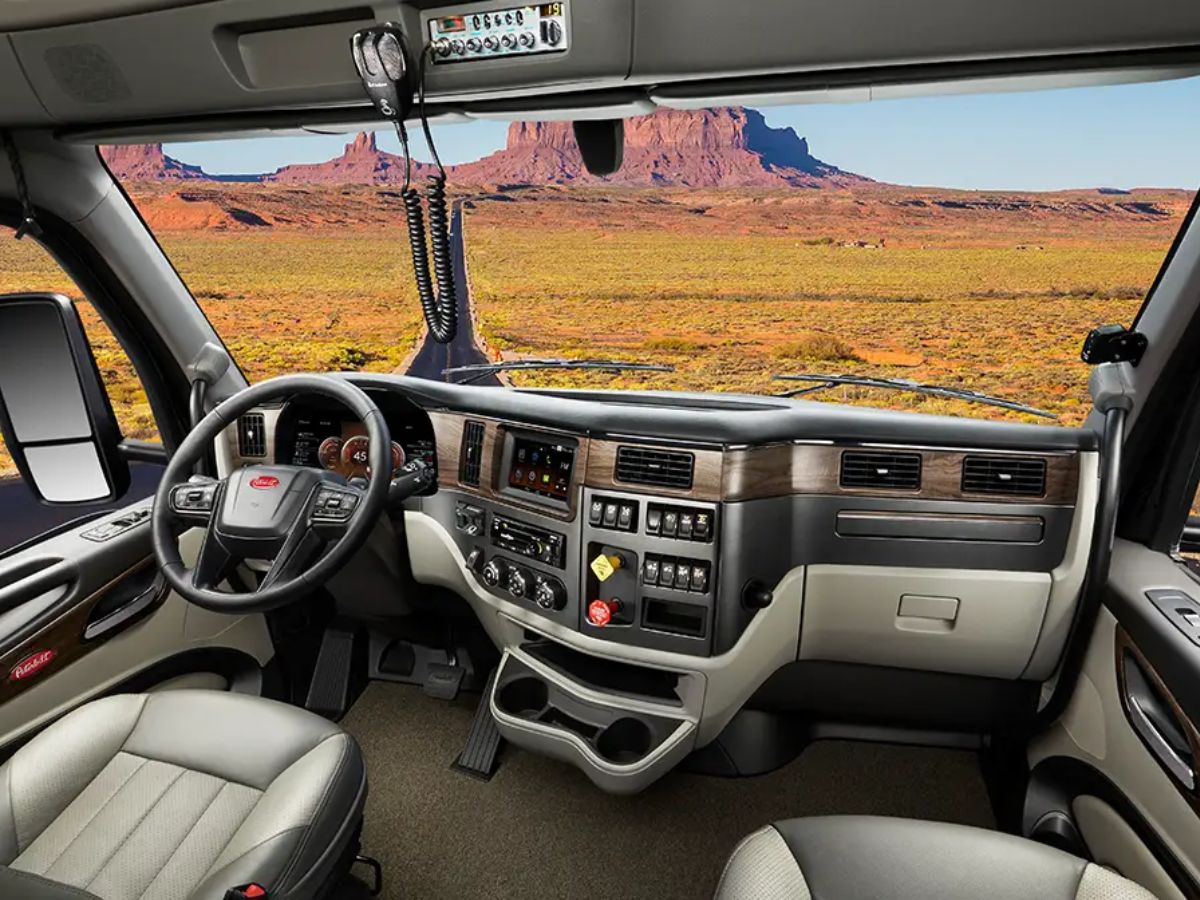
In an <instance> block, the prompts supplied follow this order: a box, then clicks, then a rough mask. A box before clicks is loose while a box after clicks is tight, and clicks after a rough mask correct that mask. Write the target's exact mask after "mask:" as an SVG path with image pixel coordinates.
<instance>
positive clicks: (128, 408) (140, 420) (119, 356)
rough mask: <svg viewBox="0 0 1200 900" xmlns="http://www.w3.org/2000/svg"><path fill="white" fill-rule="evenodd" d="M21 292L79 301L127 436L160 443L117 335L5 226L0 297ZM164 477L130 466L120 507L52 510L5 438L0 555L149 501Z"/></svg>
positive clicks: (156, 469) (43, 255)
mask: <svg viewBox="0 0 1200 900" xmlns="http://www.w3.org/2000/svg"><path fill="white" fill-rule="evenodd" d="M22 291H53V292H56V293H60V294H64V295H66V296H67V297H69V298H71V300H73V301H74V302H75V305H76V308H77V309H78V310H79V315H80V318H81V319H82V321H83V325H84V329H85V330H86V331H87V335H88V341H89V343H90V344H91V348H92V354H93V356H95V358H96V366H97V368H98V369H99V370H100V377H101V380H102V381H103V382H104V386H105V388H106V389H107V391H108V395H109V399H110V401H111V402H112V407H113V413H114V414H115V416H116V419H117V424H118V425H119V426H120V429H121V435H122V437H123V438H124V439H127V440H142V441H152V442H157V441H158V440H159V435H158V427H157V426H156V424H155V422H154V415H153V413H152V412H151V409H150V402H149V400H148V399H147V398H146V392H145V390H144V389H143V387H142V383H141V381H140V379H139V378H138V375H137V372H136V371H135V369H134V367H133V363H132V362H131V361H130V359H129V357H128V355H126V353H125V351H124V350H123V349H122V347H121V344H120V342H119V341H118V340H117V337H116V335H114V334H113V333H112V331H111V329H109V327H108V326H107V325H106V324H105V322H104V320H103V319H102V318H101V317H100V314H99V313H98V312H97V311H96V309H95V308H94V307H93V306H92V304H91V303H90V302H88V301H87V300H86V299H85V298H84V296H83V294H82V293H81V292H80V290H79V288H78V287H77V286H76V285H75V283H74V282H73V281H72V280H71V279H70V277H69V276H68V275H67V274H66V273H65V272H64V271H63V270H62V269H61V268H60V267H59V265H58V263H57V262H55V260H54V258H53V257H51V256H50V254H49V253H47V252H46V250H45V248H43V247H42V246H41V245H40V244H38V243H37V242H36V241H35V240H33V239H32V238H28V237H27V238H25V239H23V240H20V241H18V240H14V239H13V232H12V229H9V228H5V227H2V226H0V294H9V293H17V292H22ZM160 472H161V467H160V466H157V465H154V464H152V463H144V462H135V463H133V464H132V465H131V467H130V486H129V489H128V490H127V491H126V492H125V495H124V496H123V497H121V498H119V499H118V500H117V501H116V502H110V503H107V504H93V505H81V506H47V505H44V504H42V503H40V502H39V501H38V500H37V498H36V496H35V495H34V493H33V492H32V491H31V490H30V489H29V486H28V485H26V484H25V482H24V480H23V479H22V478H21V476H20V474H19V473H18V471H17V468H16V466H15V464H14V463H13V459H12V456H11V455H10V454H9V453H8V451H7V449H6V448H5V446H4V440H3V438H2V437H0V555H3V554H5V553H8V552H9V551H11V550H12V549H13V548H15V547H17V546H20V545H22V544H25V543H27V542H29V541H33V540H35V539H37V538H38V537H39V536H40V535H45V534H47V533H49V532H52V531H55V530H57V529H59V528H60V527H61V526H64V525H66V524H67V523H69V522H73V521H76V520H81V519H87V518H92V517H94V516H96V515H97V514H98V513H101V512H104V511H105V510H108V509H111V508H117V507H121V506H125V505H127V504H129V503H133V502H135V501H137V500H140V499H142V498H143V497H147V496H149V495H150V494H152V493H153V492H154V488H155V486H156V484H157V482H158V475H159V473H160Z"/></svg>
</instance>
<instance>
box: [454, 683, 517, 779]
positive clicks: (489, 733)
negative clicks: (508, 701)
mask: <svg viewBox="0 0 1200 900" xmlns="http://www.w3.org/2000/svg"><path fill="white" fill-rule="evenodd" d="M495 685H496V671H493V672H492V674H491V676H490V677H489V678H488V680H487V685H486V686H485V687H484V689H483V696H482V697H480V698H479V705H478V706H477V707H475V717H474V718H473V719H471V730H470V731H469V732H467V744H466V746H465V747H463V751H462V753H460V754H459V755H458V759H456V760H455V761H454V762H453V763H451V764H450V768H452V769H454V771H456V772H461V773H462V774H464V775H470V776H471V777H472V778H478V779H479V780H480V781H491V778H492V776H493V775H495V774H496V768H497V766H498V759H499V755H500V746H501V744H502V743H503V741H504V739H503V738H502V737H501V736H500V729H499V728H497V727H496V720H495V718H494V717H493V716H492V703H491V700H492V688H494V687H495Z"/></svg>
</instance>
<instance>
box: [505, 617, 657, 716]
mask: <svg viewBox="0 0 1200 900" xmlns="http://www.w3.org/2000/svg"><path fill="white" fill-rule="evenodd" d="M529 637H530V638H531V640H530V641H529V642H528V643H525V644H522V645H521V649H522V650H523V651H524V652H525V653H528V654H529V655H530V656H532V657H533V658H534V659H536V660H538V662H543V663H545V664H546V665H548V666H550V667H551V668H552V669H554V670H555V671H556V672H561V673H562V674H563V675H566V676H567V677H569V678H571V679H572V680H573V681H577V682H579V683H581V684H584V685H587V686H588V687H592V688H596V689H597V690H601V691H608V692H611V693H616V694H623V695H625V696H628V697H641V698H646V699H648V700H653V701H655V702H656V703H669V704H671V705H672V706H679V705H680V701H679V694H678V688H679V675H678V674H676V673H675V672H665V671H663V670H662V669H648V668H646V667H644V666H638V665H634V664H632V663H625V662H617V661H616V660H611V659H602V658H601V657H599V656H592V655H591V654H590V653H580V652H579V651H578V650H574V649H572V648H570V647H568V646H566V645H565V644H559V643H557V642H555V641H548V640H543V639H542V638H541V637H540V636H538V635H532V634H531V635H529Z"/></svg>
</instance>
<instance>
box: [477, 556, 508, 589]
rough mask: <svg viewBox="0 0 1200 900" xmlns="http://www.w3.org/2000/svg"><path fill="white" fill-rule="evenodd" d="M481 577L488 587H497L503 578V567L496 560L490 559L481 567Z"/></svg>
mask: <svg viewBox="0 0 1200 900" xmlns="http://www.w3.org/2000/svg"><path fill="white" fill-rule="evenodd" d="M480 577H482V578H483V583H484V584H486V585H487V586H488V587H493V588H494V587H499V586H500V582H501V580H502V579H503V578H504V569H503V567H502V566H501V565H500V563H498V562H496V560H494V559H493V560H492V561H491V562H489V563H488V564H487V565H486V566H484V567H483V573H482V575H481V576H480Z"/></svg>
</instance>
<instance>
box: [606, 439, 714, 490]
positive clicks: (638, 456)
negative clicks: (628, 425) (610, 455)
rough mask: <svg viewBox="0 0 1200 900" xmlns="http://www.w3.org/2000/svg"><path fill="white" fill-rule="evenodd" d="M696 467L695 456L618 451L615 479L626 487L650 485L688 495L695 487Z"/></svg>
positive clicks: (634, 449) (632, 449)
mask: <svg viewBox="0 0 1200 900" xmlns="http://www.w3.org/2000/svg"><path fill="white" fill-rule="evenodd" d="M695 466H696V457H695V455H694V454H691V453H686V452H683V451H677V450H656V449H651V448H649V447H618V448H617V468H616V471H615V472H614V473H613V477H614V478H615V479H616V480H617V481H623V482H626V483H627V484H649V485H653V486H654V487H665V488H675V489H677V490H684V491H686V490H690V489H691V487H692V471H693V469H694V468H695Z"/></svg>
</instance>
